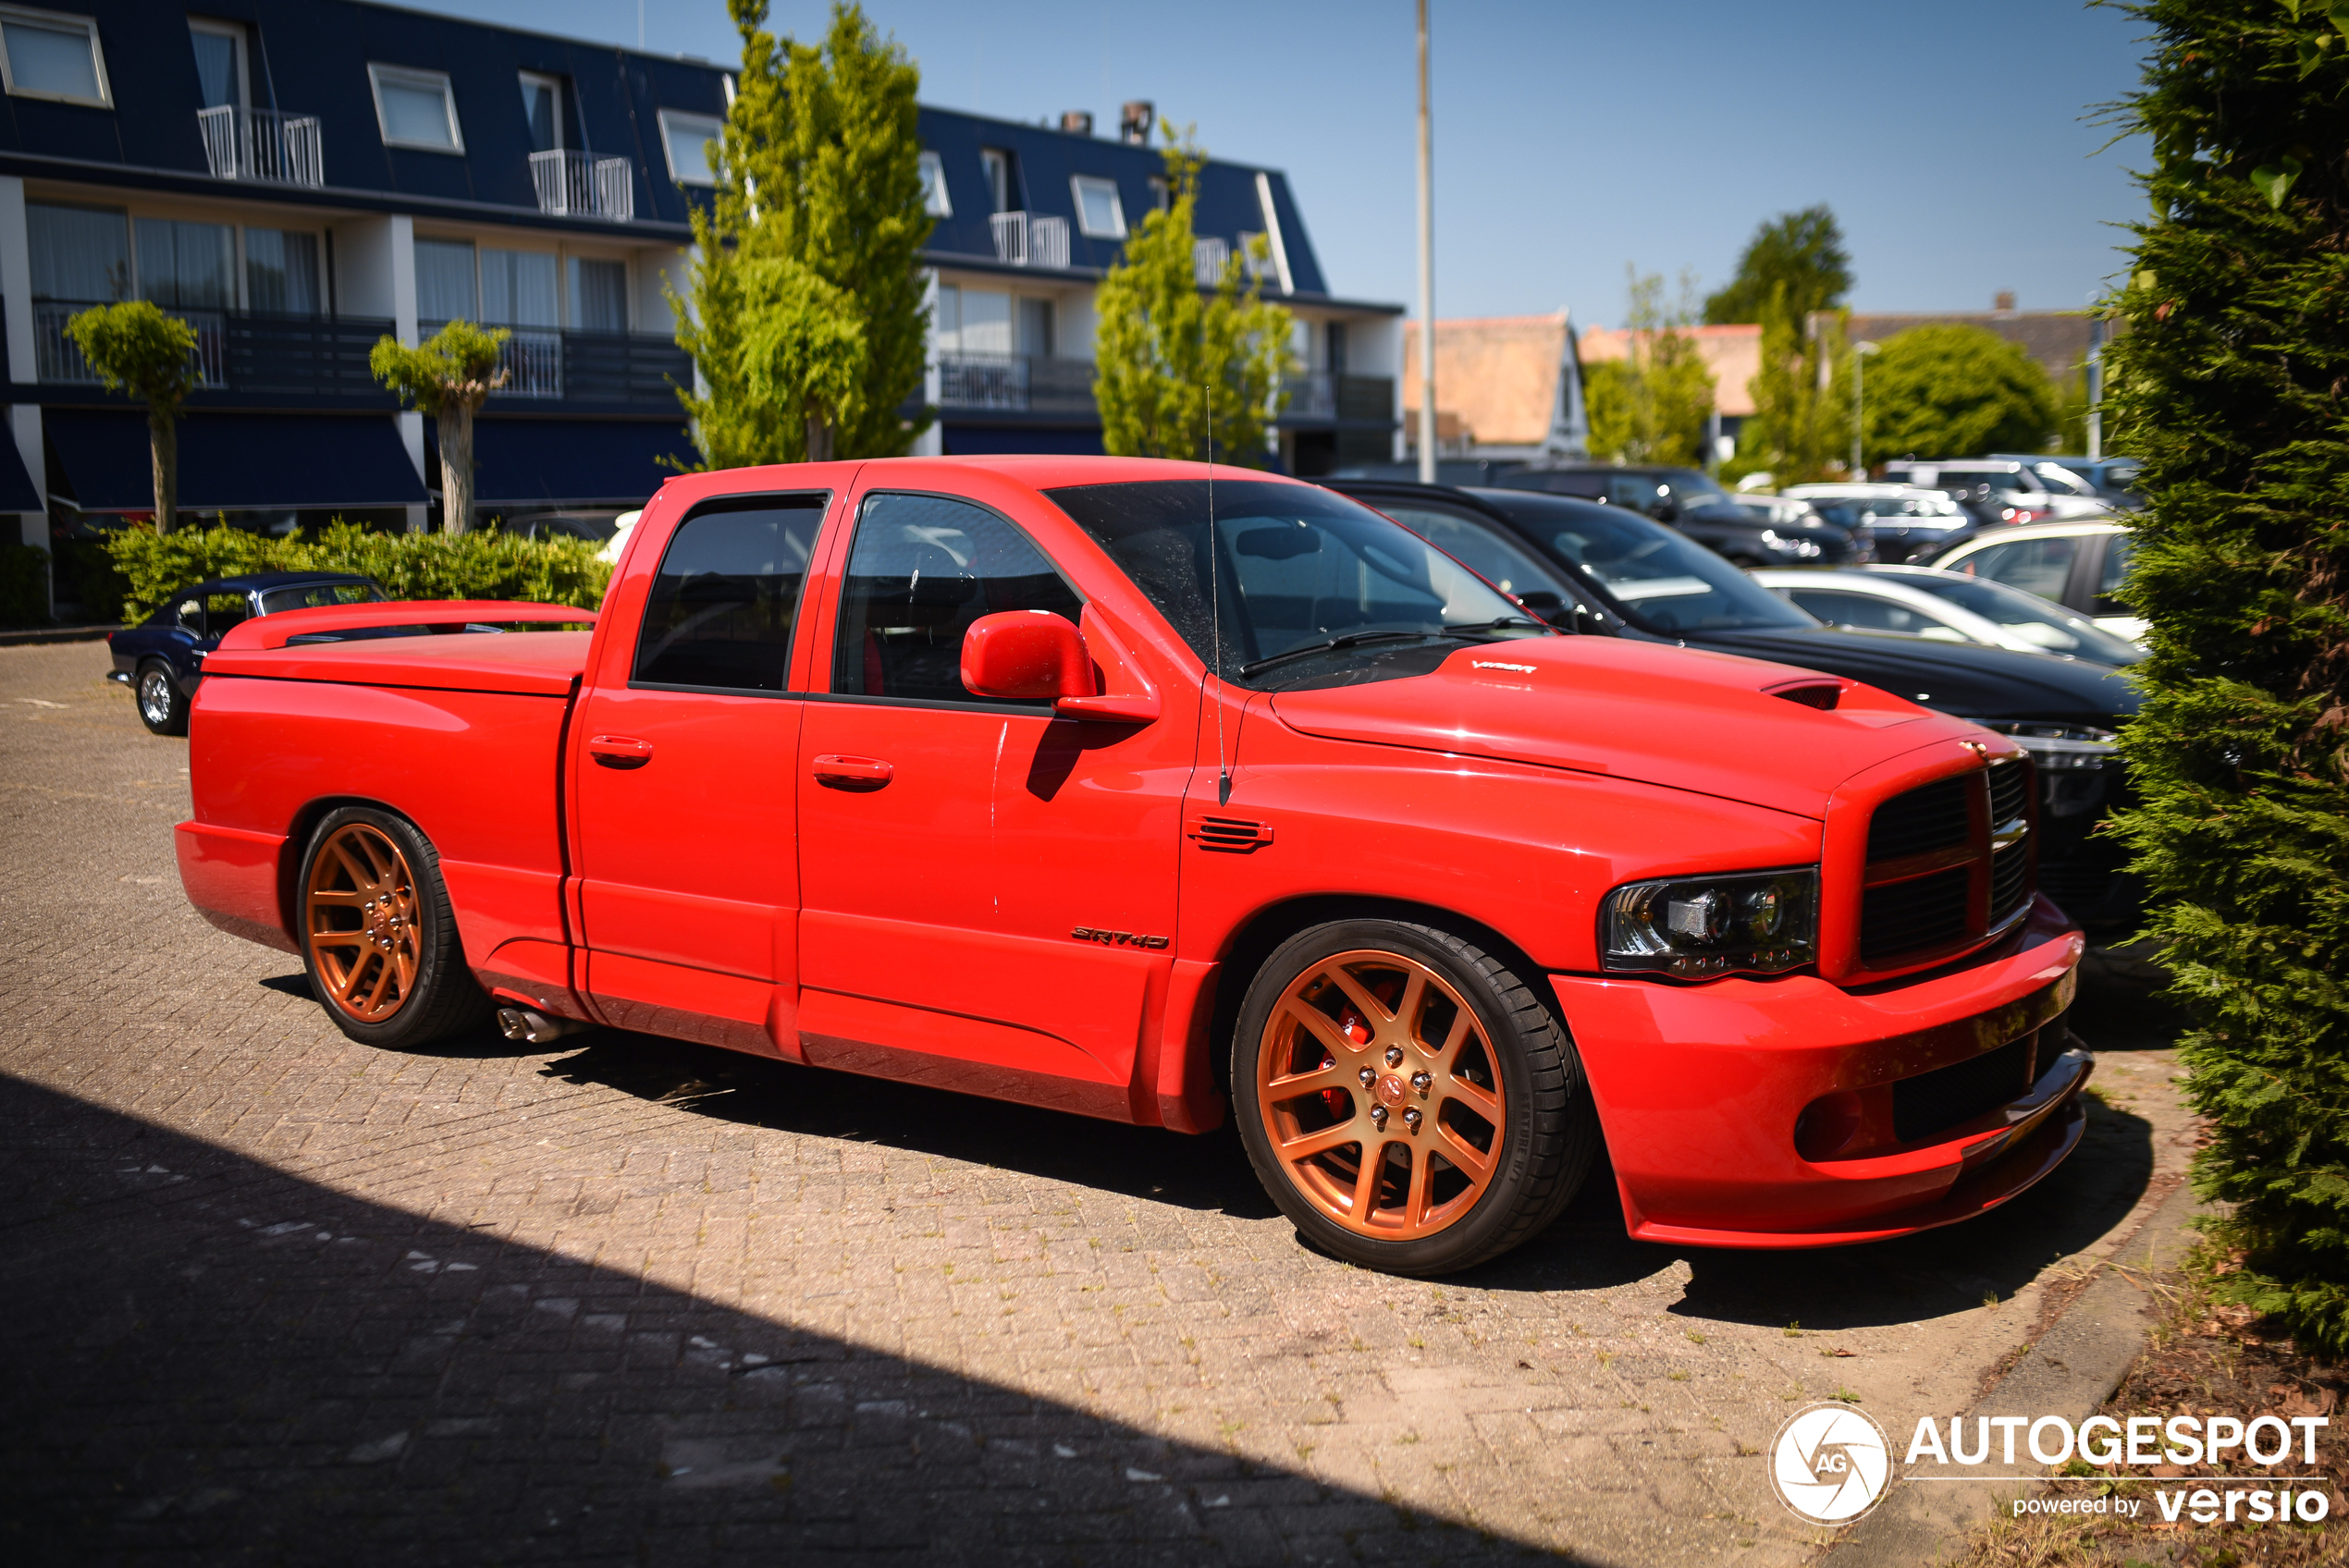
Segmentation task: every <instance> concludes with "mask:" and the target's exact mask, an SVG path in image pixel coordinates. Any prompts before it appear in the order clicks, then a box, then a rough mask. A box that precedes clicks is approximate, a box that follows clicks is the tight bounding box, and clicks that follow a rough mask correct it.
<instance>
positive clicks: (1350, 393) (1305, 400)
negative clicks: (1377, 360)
mask: <svg viewBox="0 0 2349 1568" xmlns="http://www.w3.org/2000/svg"><path fill="white" fill-rule="evenodd" d="M1281 390H1282V391H1284V392H1285V393H1287V394H1288V401H1287V402H1286V403H1285V404H1283V405H1282V407H1281V418H1282V419H1283V420H1286V421H1296V422H1303V423H1322V424H1327V423H1334V422H1335V421H1339V420H1345V421H1347V422H1362V421H1375V422H1376V423H1380V424H1392V423H1395V381H1394V378H1393V377H1391V376H1384V375H1331V374H1326V373H1323V372H1319V371H1316V372H1313V373H1311V374H1304V375H1292V376H1288V377H1285V379H1283V381H1282V382H1281Z"/></svg>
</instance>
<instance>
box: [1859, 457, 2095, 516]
mask: <svg viewBox="0 0 2349 1568" xmlns="http://www.w3.org/2000/svg"><path fill="white" fill-rule="evenodd" d="M2049 466H2059V465H2052V464H2051V465H2049ZM1884 477H1885V478H1887V479H1888V480H1892V481H1895V482H1897V483H1899V484H1913V485H1916V486H1917V487H1918V488H1919V489H1924V490H1938V491H1940V492H1941V493H1942V494H1944V495H1946V496H1949V497H1951V498H1952V499H1954V500H1957V501H1962V502H1967V501H1970V502H1973V503H1974V504H1975V505H1976V506H1989V507H1993V508H1997V510H1998V514H1999V515H1998V521H2001V522H2041V521H2048V520H2051V519H2052V520H2054V521H2070V520H2071V519H2073V518H2083V517H2106V516H2109V515H2110V513H2111V510H2112V508H2110V507H2109V506H2108V505H2106V504H2105V501H2104V498H2103V497H2102V496H2098V495H2097V493H2096V488H2095V486H2093V485H2091V484H2088V483H2087V482H2086V481H2085V480H2082V479H2079V478H2077V477H2076V476H2072V477H2071V478H2070V479H2069V480H2068V482H2065V481H2059V482H2058V483H2056V484H2050V483H2049V482H2048V477H2047V476H2046V475H2045V474H2043V473H2041V472H2039V467H2038V464H2037V463H2036V462H2012V461H2003V462H2002V461H2000V460H1998V459H1994V458H1939V459H1929V460H1928V459H1902V460H1900V461H1899V462H1891V463H1887V464H1885V465H1884ZM2083 491H2085V494H2082V492H2083Z"/></svg>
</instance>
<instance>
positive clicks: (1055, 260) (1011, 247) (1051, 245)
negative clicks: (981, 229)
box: [987, 213, 1068, 270]
mask: <svg viewBox="0 0 2349 1568" xmlns="http://www.w3.org/2000/svg"><path fill="white" fill-rule="evenodd" d="M987 225H988V227H990V228H991V229H993V230H994V231H995V259H996V260H997V261H999V262H1004V263H1009V264H1011V265H1012V266H1015V267H1052V268H1056V269H1060V270H1065V269H1066V268H1067V266H1068V220H1067V219H1066V218H1055V217H1042V216H1039V215H1037V214H1033V213H997V214H994V215H993V216H991V217H990V218H989V219H988V220H987Z"/></svg>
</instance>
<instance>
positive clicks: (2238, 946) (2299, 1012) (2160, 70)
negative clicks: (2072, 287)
mask: <svg viewBox="0 0 2349 1568" xmlns="http://www.w3.org/2000/svg"><path fill="white" fill-rule="evenodd" d="M2127 9H2128V10H2129V11H2130V13H2131V14H2132V15H2133V16H2134V17H2136V18H2140V19H2141V20H2144V21H2146V22H2147V23H2149V24H2150V25H2151V29H2152V38H2151V40H2150V42H2151V43H2152V51H2153V52H2152V55H2151V56H2150V58H2149V59H2148V60H2147V62H2146V76H2145V80H2144V83H2143V86H2142V87H2141V89H2140V90H2139V91H2138V92H2136V93H2135V94H2134V95H2133V96H2131V97H2130V98H2128V99H2127V100H2125V101H2124V102H2123V103H2121V104H2119V105H2116V106H2115V115H2114V117H2115V119H2116V121H2117V122H2118V123H2119V125H2120V126H2121V129H2124V130H2129V131H2137V132H2142V133H2144V134H2145V135H2146V136H2148V137H2150V138H2151V140H2152V142H2153V153H2154V161H2153V166H2152V170H2151V172H2150V173H2149V174H2148V175H2146V177H2145V184H2146V189H2147V192H2148V194H2149V195H2150V196H2151V197H2152V200H2153V212H2154V215H2153V216H2152V217H2150V218H2149V219H2147V220H2146V221H2143V222H2140V223H2139V224H2137V225H2136V226H2134V232H2135V237H2136V239H2135V254H2134V267H2133V270H2132V273H2131V275H2130V282H2129V286H2128V288H2126V289H2125V290H2123V291H2122V292H2121V294H2120V296H2119V297H2118V298H2117V299H2116V300H2114V301H2112V303H2113V306H2114V308H2115V310H2116V312H2117V313H2118V314H2119V315H2120V316H2121V318H2122V320H2123V322H2124V324H2125V326H2126V330H2125V331H2123V332H2122V333H2121V334H2120V335H2119V336H2118V337H2117V338H2116V339H2115V341H2114V342H2113V344H2112V347H2111V349H2110V350H2109V352H2110V356H2111V358H2110V364H2111V383H2110V385H2111V393H2110V398H2111V403H2112V407H2113V410H2114V412H2115V413H2116V414H2118V415H2119V416H2120V417H2121V419H2122V420H2123V421H2125V422H2126V424H2127V427H2128V429H2129V430H2130V431H2131V433H2132V435H2131V439H2132V442H2133V444H2134V450H2136V451H2137V452H2139V453H2141V454H2142V455H2143V457H2144V459H2145V472H2144V474H2143V475H2142V477H2141V479H2140V483H2141V484H2143V486H2144V488H2145V493H2146V496H2147V497H2148V499H2149V501H2150V503H2151V507H2150V509H2149V510H2148V511H2147V512H2146V514H2145V515H2144V517H2143V518H2142V519H2141V520H2140V521H2139V522H2138V524H2137V527H2136V536H2137V547H2136V553H2135V557H2134V570H2133V571H2132V573H2131V574H2130V577H2129V580H2128V582H2127V583H2126V585H2125V586H2124V588H2123V589H2122V595H2123V597H2124V598H2126V599H2128V600H2129V601H2130V602H2131V603H2132V604H2134V606H2136V607H2137V608H2139V609H2140V610H2141V611H2142V612H2143V613H2144V614H2145V615H2146V617H2147V618H2148V619H2150V621H2151V625H2152V630H2151V631H2150V633H2149V634H2148V643H2149V644H2150V647H2151V650H2152V656H2151V657H2150V658H2149V659H2148V660H2147V661H2146V663H2145V664H2143V665H2141V666H2139V667H2138V668H2137V672H2138V674H2139V676H2140V677H2141V679H2142V680H2144V682H2145V685H2146V698H2147V700H2146V707H2145V711H2144V713H2143V714H2142V715H2141V716H2140V717H2138V718H2136V719H2135V720H2134V721H2133V722H2132V723H2131V724H2130V726H2129V728H2128V730H2127V733H2126V735H2125V736H2124V738H2123V740H2122V742H2121V744H2122V749H2123V751H2124V752H2125V753H2126V755H2127V757H2128V761H2129V766H2130V771H2131V775H2132V777H2133V778H2134V781H2135V784H2136V787H2137V789H2138V790H2139V791H2140V792H2141V794H2142V796H2143V801H2144V803H2143V804H2142V805H2141V806H2140V807H2139V808H2137V809H2136V810H2134V811H2133V812H2131V813H2129V814H2127V815H2125V816H2123V817H2121V818H2118V819H2117V820H2116V828H2117V830H2119V831H2121V832H2122V833H2124V834H2125V835H2126V836H2127V837H2128V839H2130V841H2131V842H2132V843H2133V845H2134V847H2135V850H2136V851H2137V867H2138V869H2139V870H2140V871H2141V872H2142V873H2143V874H2144V875H2145V876H2146V879H2147V882H2148V884H2149V886H2150V888H2151V889H2152V892H2153V896H2154V905H2153V913H2152V916H2151V921H2150V930H2151V932H2152V934H2153V935H2154V936H2155V937H2158V940H2159V941H2160V942H2161V944H2162V946H2163V949H2164V950H2165V952H2166V954H2167V957H2168V962H2169V963H2170V966H2171V971H2172V973H2173V974H2174V975H2175V976H2176V983H2175V993H2174V994H2175V995H2177V996H2178V997H2179V998H2182V999H2183V1002H2184V1003H2185V1005H2186V1006H2187V1007H2188V1008H2189V1010H2190V1011H2191V1015H2192V1018H2193V1022H2194V1025H2195V1026H2194V1028H2193V1029H2192V1031H2191V1032H2190V1033H2189V1034H2188V1035H2186V1037H2185V1039H2184V1040H2183V1055H2184V1057H2185V1060H2186V1062H2187V1064H2188V1066H2189V1067H2190V1069H2191V1070H2192V1074H2193V1075H2192V1079H2191V1088H2190V1092H2191V1094H2192V1096H2193V1099H2194V1103H2195V1106H2196V1108H2197V1109H2200V1110H2201V1112H2202V1113H2203V1114H2204V1115H2205V1116H2206V1117H2208V1119H2209V1121H2210V1128H2211V1142H2210V1143H2209V1145H2208V1146H2207V1147H2206V1148H2205V1149H2204V1150H2203V1151H2202V1153H2201V1155H2200V1156H2199V1157H2198V1158H2197V1162H2196V1168H2195V1176H2196V1182H2197V1185H2198V1186H2199V1187H2200V1189H2201V1190H2202V1191H2203V1192H2205V1193H2206V1194H2208V1195H2210V1196H2212V1197H2216V1198H2220V1199H2223V1200H2225V1201H2226V1202H2227V1203H2229V1204H2231V1205H2232V1210H2231V1212H2230V1213H2229V1215H2228V1216H2227V1218H2225V1219H2223V1220H2221V1221H2220V1222H2219V1223H2218V1226H2217V1230H2218V1232H2219V1234H2220V1237H2222V1238H2223V1239H2225V1240H2226V1241H2228V1242H2230V1243H2232V1244H2233V1245H2235V1246H2238V1247H2240V1248H2241V1249H2242V1250H2243V1252H2244V1264H2245V1267H2244V1268H2243V1269H2242V1270H2241V1271H2239V1272H2237V1273H2235V1274H2233V1275H2231V1276H2229V1282H2230V1283H2231V1285H2232V1288H2233V1290H2234V1292H2235V1294H2236V1295H2237V1297H2238V1298H2239V1299H2242V1300H2245V1301H2248V1302H2250V1303H2251V1304H2252V1305H2256V1306H2257V1307H2259V1308H2260V1309H2262V1310H2264V1311H2267V1312H2271V1313H2274V1314H2276V1315H2278V1316H2279V1317H2281V1319H2282V1320H2283V1321H2284V1322H2285V1323H2286V1324H2287V1325H2289V1327H2290V1329H2291V1331H2292V1332H2293V1334H2294V1336H2295V1337H2296V1338H2297V1339H2298V1340H2299V1341H2301V1342H2302V1343H2303V1344H2304V1345H2306V1346H2308V1347H2310V1348H2321V1349H2322V1350H2324V1351H2327V1352H2330V1353H2331V1354H2334V1355H2340V1354H2343V1353H2344V1352H2349V962H2344V961H2349V746H2344V741H2349V698H2344V694H2343V684H2344V677H2349V391H2345V390H2344V387H2345V386H2349V37H2344V36H2343V34H2344V32H2349V7H2344V8H2343V9H2340V10H2333V11H2330V12H2329V11H2327V10H2326V9H2325V8H2324V7H2323V6H2321V5H2320V4H2318V0H2298V3H2294V0H2282V3H2281V4H2280V3H2279V0H2146V3H2143V4H2136V5H2131V6H2128V7H2127ZM2335 18H2340V19H2338V20H2336V19H2335ZM1874 385H1875V377H1874V375H1873V374H1871V377H1870V387H1871V391H1873V389H1874Z"/></svg>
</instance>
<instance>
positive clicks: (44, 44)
mask: <svg viewBox="0 0 2349 1568" xmlns="http://www.w3.org/2000/svg"><path fill="white" fill-rule="evenodd" d="M0 83H5V85H6V88H7V90H8V92H10V93H12V94H13V95H15V96H16V97H18V98H51V99H55V101H57V102H58V103H60V104H89V105H90V106H91V107H92V108H97V109H111V108H113V107H114V95H113V93H112V92H109V91H108V90H107V87H106V59H105V54H104V52H102V51H101V50H100V49H99V47H98V24H97V23H96V22H94V21H92V19H91V18H88V17H74V16H68V15H66V14H64V13H63V12H60V11H35V10H31V9H28V8H26V7H24V6H0Z"/></svg>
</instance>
